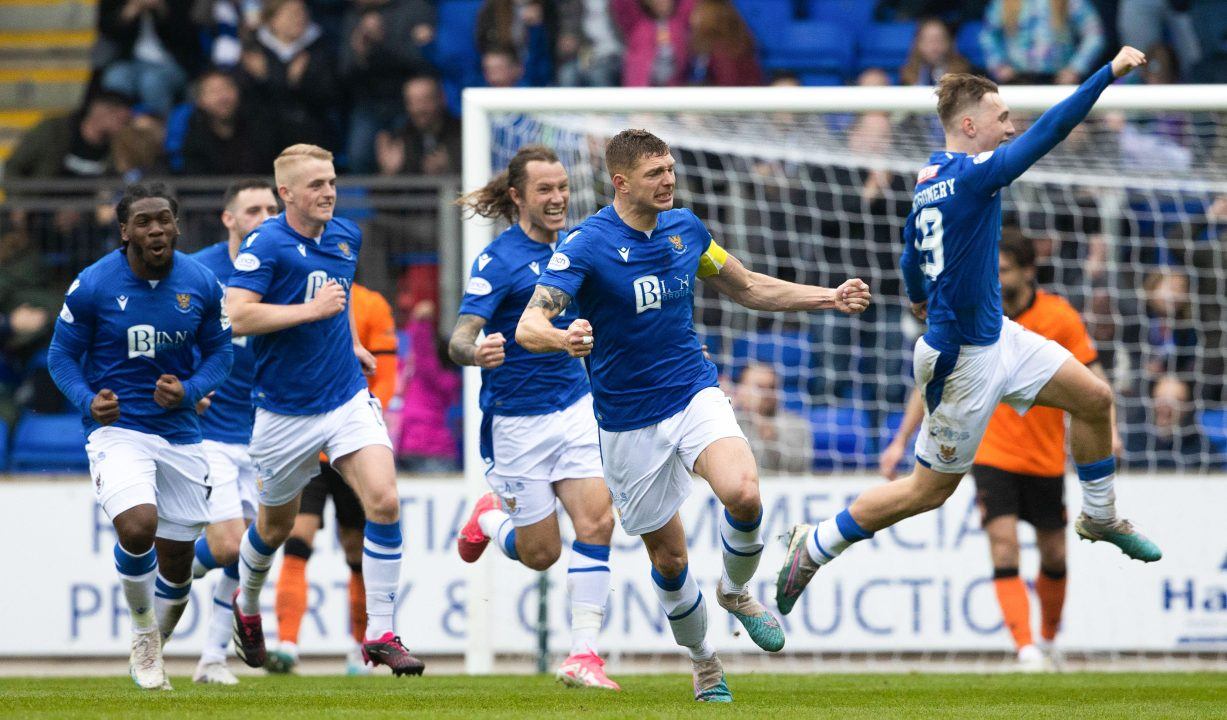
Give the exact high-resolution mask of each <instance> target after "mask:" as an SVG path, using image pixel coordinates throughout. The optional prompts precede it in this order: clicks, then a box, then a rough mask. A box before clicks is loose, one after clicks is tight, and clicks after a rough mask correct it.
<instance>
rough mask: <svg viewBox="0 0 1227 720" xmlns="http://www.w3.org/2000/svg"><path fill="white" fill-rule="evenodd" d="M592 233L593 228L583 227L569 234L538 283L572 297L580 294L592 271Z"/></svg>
mask: <svg viewBox="0 0 1227 720" xmlns="http://www.w3.org/2000/svg"><path fill="white" fill-rule="evenodd" d="M591 233H592V230H591V228H581V229H579V230H576V231H575V232H573V233H571V234H570V235H568V236H567V239H566V240H563V241H562V244H561V245H559V246H558V249H557V251H556V252H555V253H554V257H552V258H550V264H549V265H548V266H546V268H545V272H543V273H541V278H540V279H539V280H538V281H537V284H538V285H548V286H549V287H555V288H558V289H559V290H561V291H563V292H565V293H566V294H568V295H570V296H571V297H572V298H574V297H575V296H576V295H577V294H579V288H580V286H582V285H583V284H584V280H585V279H586V278H587V277H588V273H589V272H591V271H592V261H591V258H589V253H588V246H589V242H588V240H589V238H590V237H591Z"/></svg>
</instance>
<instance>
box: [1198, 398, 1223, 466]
mask: <svg viewBox="0 0 1227 720" xmlns="http://www.w3.org/2000/svg"><path fill="white" fill-rule="evenodd" d="M1200 425H1201V431H1202V434H1204V435H1205V436H1206V441H1207V442H1208V443H1209V444H1210V450H1211V452H1213V453H1215V454H1216V455H1224V454H1227V408H1218V409H1217V410H1213V409H1211V410H1203V411H1202V413H1201V422H1200Z"/></svg>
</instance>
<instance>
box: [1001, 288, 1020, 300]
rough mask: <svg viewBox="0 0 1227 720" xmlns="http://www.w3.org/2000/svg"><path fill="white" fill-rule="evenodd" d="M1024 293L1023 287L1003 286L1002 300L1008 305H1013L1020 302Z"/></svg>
mask: <svg viewBox="0 0 1227 720" xmlns="http://www.w3.org/2000/svg"><path fill="white" fill-rule="evenodd" d="M1021 295H1022V288H1019V287H1006V286H1005V285H1002V286H1001V301H1002V302H1003V303H1005V304H1006V305H1013V304H1015V303H1017V302H1018V298H1019V297H1020V296H1021Z"/></svg>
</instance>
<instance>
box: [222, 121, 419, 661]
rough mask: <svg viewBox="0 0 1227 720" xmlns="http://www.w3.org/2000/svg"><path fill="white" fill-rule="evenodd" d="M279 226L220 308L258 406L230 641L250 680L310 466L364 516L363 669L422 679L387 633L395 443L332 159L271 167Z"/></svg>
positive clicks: (258, 241)
mask: <svg viewBox="0 0 1227 720" xmlns="http://www.w3.org/2000/svg"><path fill="white" fill-rule="evenodd" d="M273 171H274V174H275V179H276V183H277V193H278V194H279V195H280V196H281V199H282V201H283V202H284V203H285V212H284V213H283V214H281V215H278V216H276V217H274V218H271V219H269V220H268V221H266V222H265V223H264V224H263V225H261V226H260V227H259V228H257V229H256V231H255V232H254V233H252V234H251V235H248V236H247V239H246V240H244V241H243V247H242V252H240V253H239V256H238V257H237V258H235V261H234V274H233V275H232V276H231V277H230V283H229V285H228V287H227V290H226V308H227V310H228V311H229V312H230V316H231V318H233V320H234V322H235V333H236V334H238V335H253V336H255V338H254V340H253V342H252V345H253V348H254V350H255V355H256V377H255V382H254V384H253V386H252V400H253V402H254V403H255V406H256V417H255V425H254V427H253V429H252V436H251V457H252V459H253V460H254V461H255V463H256V469H257V470H256V471H257V478H258V479H257V482H258V483H259V485H258V486H259V489H260V509H259V513H258V515H257V518H256V522H255V523H253V524H252V525H251V526H250V527H249V528H248V529H247V532H246V533H244V535H243V540H242V543H241V544H240V547H239V557H240V559H241V560H242V562H241V563H239V589H238V591H237V592H236V595H235V603H234V639H235V647H236V650H237V652H238V654H239V657H241V658H243V660H244V662H246V663H247V664H248V665H249V666H251V667H260V666H262V665H263V664H264V661H265V659H266V651H265V647H264V630H263V626H262V624H261V620H260V590H261V588H263V587H264V581H265V580H266V579H267V577H268V569H269V567H270V566H271V565H272V563H273V554H274V553H275V552H276V551H277V548H278V547H280V546H281V544H282V543H284V542H285V540H286V538H287V537H289V534H290V531H291V530H292V529H293V527H294V518H295V517H296V516H297V515H298V503H299V494H300V493H301V492H302V489H303V487H305V486H306V484H307V482H308V481H310V479H311V477H312V476H313V475H315V471H316V468H317V467H318V463H319V453H320V451H321V450H322V451H324V452H325V453H327V455H328V457H330V458H332V465H333V467H335V468H336V469H337V470H338V471H339V472H340V473H341V476H342V477H344V478H345V480H346V482H348V483H350V484H351V485H353V486H354V489H355V490H356V491H357V493H358V497H359V498H361V499H362V507H363V509H364V510H365V511H366V517H367V521H366V527H365V531H364V536H365V540H364V543H363V556H362V577H363V579H364V581H365V583H366V613H367V630H366V641H365V642H364V643H363V645H362V652H363V656H364V658H365V659H366V660H367V661H368V662H370V663H372V664H374V665H381V664H382V665H388V666H389V667H390V668H391V669H392V672H393V673H394V674H396V675H402V674H420V673H421V672H422V670H423V669H424V668H425V665H424V664H423V663H422V661H421V660H419V659H417V658H416V657H414V656H412V655H410V654H409V651H408V650H406V649H405V646H404V645H402V644H401V641H400V638H399V637H398V636H397V635H396V633H395V631H394V628H393V625H394V623H393V612H394V610H395V606H396V593H397V590H398V585H399V582H400V564H401V563H400V561H401V530H400V499H399V498H398V496H397V493H396V470H395V467H394V466H393V462H392V443H391V441H390V440H389V439H388V431H387V428H386V427H385V426H384V423H383V414H382V409H381V408H380V405H379V401H378V400H377V399H375V398H374V397H372V396H371V393H370V392H369V391H368V390H367V387H366V380H365V379H364V378H363V373H364V372H373V371H374V369H375V358H374V357H372V355H371V354H370V353H369V352H368V351H367V350H366V349H365V348H363V347H362V346H361V345H360V344H358V342H357V333H356V332H355V331H354V327H353V325H354V319H353V315H352V313H349V312H346V305H347V304H348V300H349V288H350V285H352V284H353V278H354V268H355V265H356V263H357V259H358V251H359V249H360V246H361V243H362V232H361V231H360V230H359V229H358V226H357V225H355V224H354V223H352V222H349V221H348V220H344V219H342V218H334V217H333V210H334V208H335V205H336V198H337V191H336V171H335V170H334V169H333V166H332V153H330V152H328V151H327V150H324V149H323V148H320V147H316V146H314V145H291V146H290V147H288V148H286V149H285V150H283V151H282V152H281V155H279V156H278V157H277V160H276V161H275V163H274V165H273Z"/></svg>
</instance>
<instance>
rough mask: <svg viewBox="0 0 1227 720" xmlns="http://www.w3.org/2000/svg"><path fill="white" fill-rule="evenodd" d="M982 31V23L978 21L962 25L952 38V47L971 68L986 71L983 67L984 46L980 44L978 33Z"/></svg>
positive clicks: (970, 21)
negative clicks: (965, 59) (957, 50)
mask: <svg viewBox="0 0 1227 720" xmlns="http://www.w3.org/2000/svg"><path fill="white" fill-rule="evenodd" d="M983 29H984V23H982V22H980V21H979V20H969V21H968V22H965V23H963V25H962V27H960V28H959V32H958V34H957V35H956V36H955V38H954V46H955V47H956V48H958V49H959V52H961V53H963V57H965V58H967V61H968V62H970V63H971V64H972V65H973V66H975V67H978V68H981V69H987V68H985V67H984V46H982V45H981V44H980V31H981V30H983Z"/></svg>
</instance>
